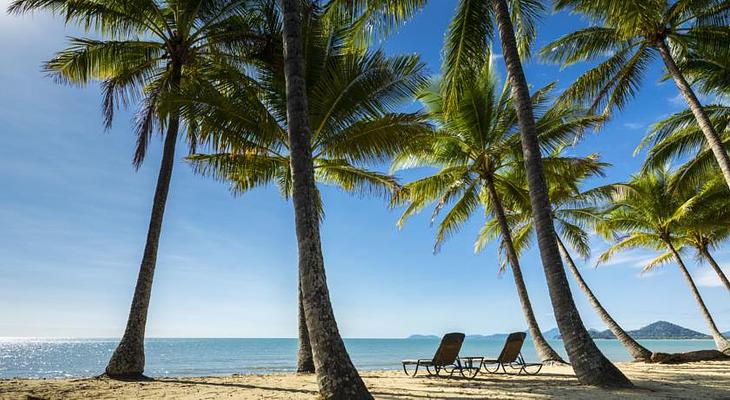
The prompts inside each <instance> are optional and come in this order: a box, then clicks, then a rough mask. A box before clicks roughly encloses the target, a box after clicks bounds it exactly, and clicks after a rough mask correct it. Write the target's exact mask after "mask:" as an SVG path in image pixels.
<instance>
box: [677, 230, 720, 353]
mask: <svg viewBox="0 0 730 400" xmlns="http://www.w3.org/2000/svg"><path fill="white" fill-rule="evenodd" d="M664 243H665V244H666V245H667V248H669V251H671V252H672V255H674V259H675V260H677V266H679V270H680V271H681V272H682V275H684V279H685V280H686V281H687V284H688V285H689V289H690V290H691V291H692V296H694V298H695V301H697V305H699V306H700V311H701V312H702V316H703V317H704V318H705V322H706V323H707V327H708V328H710V335H712V339H714V340H715V346H717V349H718V350H720V351H721V352H723V353H725V354H728V355H730V342H728V340H727V339H725V338H724V337H723V336H722V334H721V333H720V330H719V329H717V325H715V320H713V319H712V315H711V314H710V311H709V310H708V309H707V306H706V305H705V301H704V300H702V296H701V295H700V291H699V290H697V285H695V281H694V280H693V279H692V275H690V274H689V271H688V270H687V267H686V266H685V265H684V261H682V257H681V256H680V255H679V252H678V251H677V249H675V248H674V245H673V244H672V242H671V241H669V240H664Z"/></svg>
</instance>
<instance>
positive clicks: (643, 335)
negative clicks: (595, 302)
mask: <svg viewBox="0 0 730 400" xmlns="http://www.w3.org/2000/svg"><path fill="white" fill-rule="evenodd" d="M588 333H589V334H590V335H591V337H592V338H593V339H616V337H615V336H614V335H613V333H611V331H609V330H608V329H606V330H604V331H600V330H597V329H589V330H588ZM627 333H628V334H629V336H631V337H633V338H634V339H712V336H710V335H706V334H704V333H702V332H697V331H693V330H692V329H688V328H685V327H683V326H679V325H677V324H673V323H671V322H667V321H657V322H654V323H651V324H649V325H647V326H645V327H643V328H640V329H636V330H633V331H628V332H627ZM528 334H529V333H528ZM542 334H543V336H545V339H557V340H560V339H562V337H561V336H560V331H559V330H558V328H553V329H550V330H547V331H545V332H543V333H542ZM507 335H508V334H507V333H495V334H493V335H467V336H466V338H467V339H470V340H485V339H491V340H494V339H504V338H506V337H507ZM723 336H725V337H730V331H728V332H725V333H723ZM408 339H429V340H438V339H440V337H439V336H436V335H411V336H408Z"/></svg>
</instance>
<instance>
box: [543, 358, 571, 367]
mask: <svg viewBox="0 0 730 400" xmlns="http://www.w3.org/2000/svg"><path fill="white" fill-rule="evenodd" d="M542 365H545V366H550V367H561V366H566V365H570V363H569V362H566V361H564V360H562V359H560V360H546V361H542Z"/></svg>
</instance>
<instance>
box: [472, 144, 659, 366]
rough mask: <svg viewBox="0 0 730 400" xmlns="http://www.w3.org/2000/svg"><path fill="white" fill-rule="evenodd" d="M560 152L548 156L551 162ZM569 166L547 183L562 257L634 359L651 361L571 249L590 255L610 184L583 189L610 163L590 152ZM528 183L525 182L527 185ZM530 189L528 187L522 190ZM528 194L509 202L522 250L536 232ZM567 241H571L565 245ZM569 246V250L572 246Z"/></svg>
mask: <svg viewBox="0 0 730 400" xmlns="http://www.w3.org/2000/svg"><path fill="white" fill-rule="evenodd" d="M557 155H558V154H555V155H552V156H551V157H550V158H548V159H546V161H547V162H550V160H551V159H554V158H555V157H556V156H557ZM570 161H572V162H569V163H568V165H567V168H561V169H560V170H559V171H557V172H558V174H555V173H552V172H551V171H549V172H550V173H548V175H547V179H548V185H549V188H550V202H551V204H552V207H553V212H552V213H553V223H554V224H555V227H556V230H557V233H558V234H557V243H558V248H559V249H560V253H561V254H562V256H563V259H564V260H565V262H566V263H567V264H568V269H569V270H570V272H571V273H572V275H573V277H574V278H575V280H576V282H577V283H578V287H580V289H581V290H582V291H583V293H584V294H585V295H586V297H587V298H588V302H589V303H590V304H591V306H592V307H593V310H594V311H595V312H596V314H598V316H599V317H600V318H601V320H602V321H603V322H604V323H605V324H606V326H607V327H608V329H609V330H610V331H611V332H612V333H613V334H614V336H615V337H616V338H617V339H618V340H619V342H620V343H621V344H622V345H623V346H624V348H625V349H626V350H627V351H628V352H629V354H631V356H632V357H633V358H634V360H635V361H644V362H645V361H650V360H651V356H652V352H651V351H649V350H647V349H646V348H645V347H644V346H642V345H641V344H639V343H638V342H637V341H636V340H634V339H633V338H632V337H631V336H629V335H628V334H627V333H626V331H625V330H624V329H623V328H621V326H620V325H619V324H618V323H617V322H616V320H614V319H613V317H611V315H610V314H609V313H608V311H606V309H605V308H604V307H603V305H602V304H601V303H600V302H599V301H598V298H597V297H596V295H595V294H594V293H593V291H592V290H591V288H590V287H589V286H588V284H587V283H586V281H585V279H583V276H582V275H581V273H580V270H579V269H578V267H577V266H576V264H575V261H574V260H573V257H572V255H571V250H570V249H572V250H573V251H574V252H575V253H577V254H578V255H579V256H581V257H582V258H583V259H588V258H589V257H590V236H589V234H588V232H587V229H588V228H589V227H591V226H593V225H594V224H595V222H596V220H597V218H598V217H599V216H600V212H599V210H598V208H597V207H598V206H599V205H600V204H602V203H603V202H605V201H606V200H608V199H609V198H610V193H611V189H612V187H611V186H601V187H596V188H593V189H590V190H585V191H581V190H580V186H581V185H582V183H583V182H584V181H585V180H586V179H588V178H590V177H593V176H602V175H603V169H604V168H605V166H606V165H607V164H604V163H601V162H600V161H599V160H598V156H597V155H593V154H592V155H589V156H587V157H586V158H578V159H574V160H570ZM510 180H511V181H513V182H521V181H524V177H522V176H513V177H510ZM525 186H526V185H525ZM523 192H524V193H526V192H527V190H526V188H525V189H524V190H523ZM525 197H526V196H525V195H524V194H523V195H522V196H513V197H512V199H511V201H510V208H511V212H512V220H513V221H511V225H513V228H512V229H513V231H514V232H515V236H516V237H518V238H519V239H518V241H517V242H518V243H519V245H518V249H519V250H520V251H521V250H522V248H525V247H527V246H528V245H529V238H530V237H531V236H532V235H531V233H532V232H533V231H534V225H533V221H532V217H531V214H532V212H531V209H530V205H529V203H526V202H525V201H522V198H525ZM494 230H495V228H494V223H492V221H490V223H487V225H485V228H484V229H483V231H482V235H480V240H479V243H483V242H484V240H483V239H482V236H483V237H485V238H486V237H490V236H493V235H494V233H493V232H494ZM566 243H567V244H568V245H567V246H566ZM569 247H570V249H569Z"/></svg>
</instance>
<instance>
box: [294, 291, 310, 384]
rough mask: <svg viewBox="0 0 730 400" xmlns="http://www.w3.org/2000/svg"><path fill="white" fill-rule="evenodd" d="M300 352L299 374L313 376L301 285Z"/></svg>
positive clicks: (298, 355) (298, 352) (298, 356)
mask: <svg viewBox="0 0 730 400" xmlns="http://www.w3.org/2000/svg"><path fill="white" fill-rule="evenodd" d="M298 303H299V350H298V351H297V373H300V374H313V373H314V358H313V357H312V345H311V344H309V331H307V318H306V317H305V315H304V302H303V301H302V287H301V285H299V301H298Z"/></svg>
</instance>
